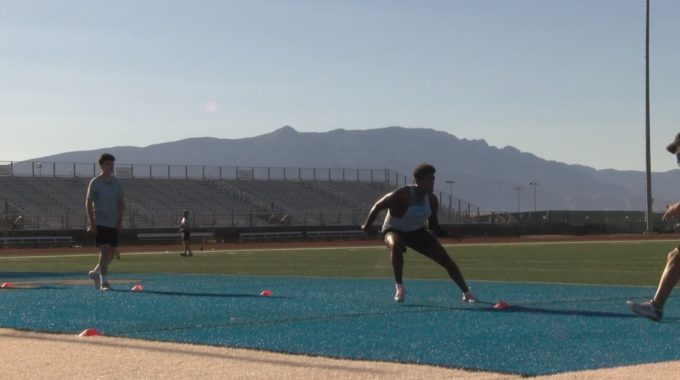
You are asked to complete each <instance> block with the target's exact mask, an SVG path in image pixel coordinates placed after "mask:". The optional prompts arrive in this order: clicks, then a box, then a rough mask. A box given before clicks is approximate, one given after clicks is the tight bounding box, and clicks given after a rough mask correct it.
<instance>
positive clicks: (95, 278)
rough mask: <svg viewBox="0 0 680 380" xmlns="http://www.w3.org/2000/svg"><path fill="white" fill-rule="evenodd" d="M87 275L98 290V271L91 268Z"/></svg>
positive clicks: (99, 283)
mask: <svg viewBox="0 0 680 380" xmlns="http://www.w3.org/2000/svg"><path fill="white" fill-rule="evenodd" d="M87 276H88V277H89V278H91V279H92V281H94V288H95V289H97V290H99V288H101V286H102V279H101V277H99V273H98V272H95V271H93V270H91V271H89V272H88V273H87Z"/></svg>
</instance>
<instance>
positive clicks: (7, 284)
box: [2, 281, 14, 289]
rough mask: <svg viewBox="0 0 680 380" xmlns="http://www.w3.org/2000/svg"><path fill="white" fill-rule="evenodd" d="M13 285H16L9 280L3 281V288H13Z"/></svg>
mask: <svg viewBox="0 0 680 380" xmlns="http://www.w3.org/2000/svg"><path fill="white" fill-rule="evenodd" d="M13 287H14V284H12V283H11V282H9V281H8V282H3V283H2V288H3V289H10V288H13Z"/></svg>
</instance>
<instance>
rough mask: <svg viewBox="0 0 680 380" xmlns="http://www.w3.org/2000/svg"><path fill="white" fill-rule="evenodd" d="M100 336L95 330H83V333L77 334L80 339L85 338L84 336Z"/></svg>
mask: <svg viewBox="0 0 680 380" xmlns="http://www.w3.org/2000/svg"><path fill="white" fill-rule="evenodd" d="M99 335H102V334H101V333H100V332H99V331H97V329H85V330H83V332H81V333H80V334H78V336H80V337H85V336H99Z"/></svg>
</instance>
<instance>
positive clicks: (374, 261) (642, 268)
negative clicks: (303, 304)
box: [0, 241, 676, 285]
mask: <svg viewBox="0 0 680 380" xmlns="http://www.w3.org/2000/svg"><path fill="white" fill-rule="evenodd" d="M675 246H676V243H675V242H673V241H644V242H590V243H563V244H556V243H548V244H541V243H532V244H495V245H493V244H492V245H486V244H484V245H481V244H480V245H465V244H460V245H452V246H447V249H448V251H449V253H450V254H451V255H452V256H453V258H454V260H455V261H456V262H457V263H458V265H459V266H460V267H461V269H462V271H463V273H464V275H465V277H466V278H467V279H468V280H491V281H518V282H527V281H530V282H560V283H583V284H621V285H656V283H657V281H658V278H659V275H660V274H661V271H662V270H663V267H664V265H665V260H666V255H667V253H668V252H669V251H670V250H671V249H673V248H674V247H675ZM172 248H174V247H172ZM95 252H96V249H95V248H93V254H92V255H78V256H68V255H67V256H64V255H59V254H53V253H51V254H50V255H49V256H48V255H44V256H42V257H37V258H36V257H28V256H26V255H21V256H15V257H7V256H5V257H0V272H21V271H34V272H73V271H83V272H85V271H87V270H88V269H90V268H91V267H92V266H93V265H94V263H95V261H96V255H95V254H94V253H95ZM141 253H142V252H126V251H125V249H123V255H122V259H121V260H115V261H114V262H113V264H112V266H111V271H112V272H113V273H115V272H127V273H203V274H240V275H265V276H270V275H276V276H323V277H391V276H392V270H391V267H390V262H389V255H388V254H387V251H386V249H385V248H384V247H376V248H325V249H271V250H232V251H205V252H197V253H196V255H195V256H194V257H190V258H186V257H181V256H179V254H178V252H174V251H171V252H168V253H156V254H149V253H144V254H141ZM404 276H405V278H407V279H408V278H421V279H441V278H446V273H445V272H444V270H443V269H442V268H441V267H439V266H438V265H437V264H435V263H434V262H432V261H430V260H429V259H427V258H424V257H423V256H421V255H419V254H417V253H415V252H413V251H411V250H409V251H408V252H407V254H406V257H405V270H404Z"/></svg>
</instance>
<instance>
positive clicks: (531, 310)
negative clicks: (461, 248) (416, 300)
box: [403, 302, 640, 318]
mask: <svg viewBox="0 0 680 380" xmlns="http://www.w3.org/2000/svg"><path fill="white" fill-rule="evenodd" d="M403 306H405V307H417V308H429V309H431V311H446V310H451V311H464V312H477V313H479V312H482V313H499V314H500V313H505V314H507V313H526V314H546V315H577V316H581V317H596V318H640V317H638V316H636V315H634V314H632V313H617V312H609V311H591V310H568V309H546V308H541V307H529V306H520V305H512V306H510V307H508V308H507V309H502V310H497V309H494V308H493V307H492V306H493V304H491V303H490V302H479V303H478V304H477V305H476V306H473V305H470V306H468V307H445V306H441V307H437V306H433V305H415V304H411V305H403ZM480 306H481V307H480Z"/></svg>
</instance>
